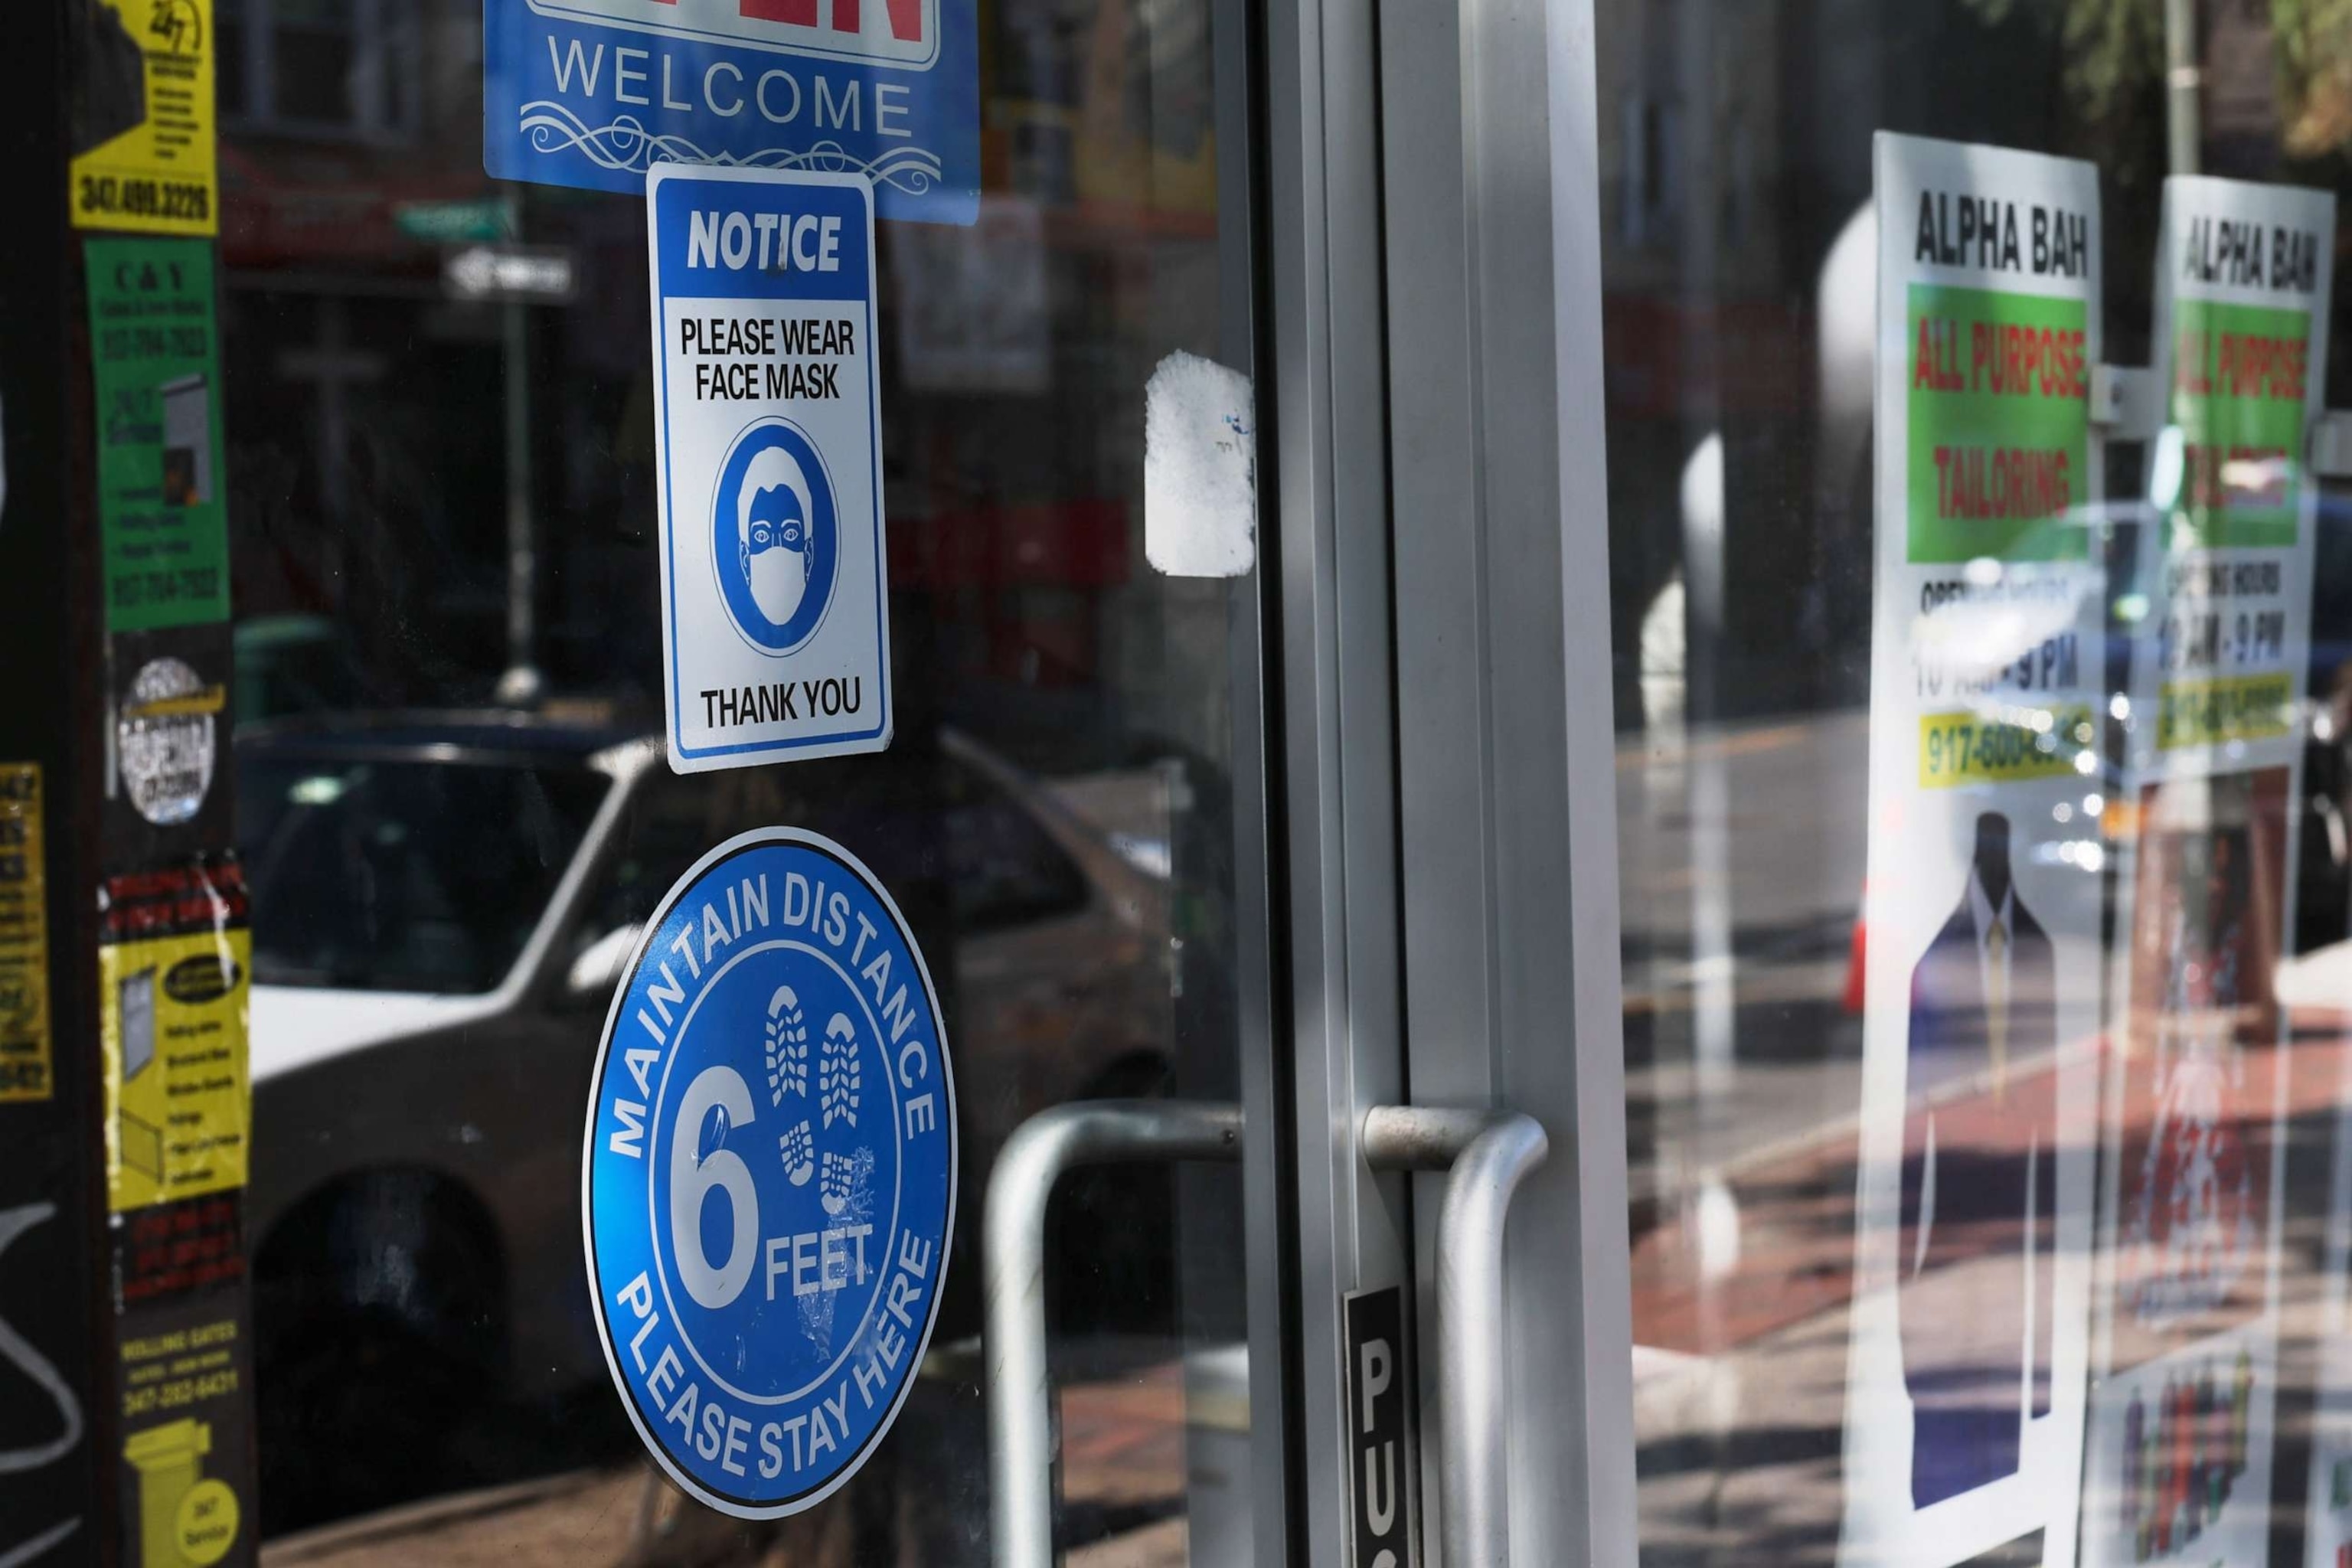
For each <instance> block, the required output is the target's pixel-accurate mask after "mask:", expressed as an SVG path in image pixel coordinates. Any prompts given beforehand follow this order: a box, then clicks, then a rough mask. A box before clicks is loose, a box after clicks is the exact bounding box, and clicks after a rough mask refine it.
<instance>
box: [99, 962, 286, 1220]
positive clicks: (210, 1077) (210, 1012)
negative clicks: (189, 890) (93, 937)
mask: <svg viewBox="0 0 2352 1568" xmlns="http://www.w3.org/2000/svg"><path fill="white" fill-rule="evenodd" d="M252 952H253V939H252V936H251V933H249V932H247V931H243V930H239V929H234V928H232V929H226V930H221V929H215V930H211V931H195V932H192V933H190V934H188V935H184V936H163V937H149V938H145V939H143V940H140V941H136V942H116V943H110V944H107V945H103V946H100V948H99V950H98V980H99V1045H100V1050H101V1052H102V1053H103V1055H104V1058H105V1061H106V1176H107V1199H108V1204H109V1206H110V1207H111V1208H112V1209H113V1210H114V1211H115V1212H116V1213H118V1214H119V1213H121V1211H123V1210H125V1209H134V1208H142V1207H144V1206H145V1205H149V1204H158V1203H166V1202H169V1201H171V1200H173V1199H175V1198H192V1197H196V1196H199V1195H201V1194H205V1193H217V1192H223V1191H226V1190H227V1189H228V1188H231V1187H241V1186H243V1185H245V1175H246V1159H247V1139H246V1135H247V1128H248V1126H249V1124H250V1122H251V1120H252V1095H251V1092H250V1090H249V1088H248V1084H249V1080H248V1079H247V1066H246V1024H247V1013H246V998H247V984H246V973H247V967H248V965H249V964H250V963H251V962H252Z"/></svg>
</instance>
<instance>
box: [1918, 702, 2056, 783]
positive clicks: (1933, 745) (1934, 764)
mask: <svg viewBox="0 0 2352 1568" xmlns="http://www.w3.org/2000/svg"><path fill="white" fill-rule="evenodd" d="M2097 736H2098V731H2097V730H2096V729H2095V727H2094V725H2093V723H2092V720H2091V710H2089V709H2088V708H2086V707H2084V706H2083V705H2082V704H2080V703H2073V704H2069V705H2067V706H2064V707H2060V708H2054V709H2032V710H2022V709H2021V710H2013V712H2012V713H2011V714H2008V715H2003V714H1998V713H1995V714H1986V713H1979V712H1975V711H1970V710H1961V711H1958V712H1954V713H1927V714H1923V715H1921V716H1920V720H1919V787H1920V788H1921V789H1951V788H1955V787H1957V786H1958V785H1961V784H2014V783H2016V782H2017V781H2018V780H2020V779H2046V778H2056V777H2058V776H2060V775H2061V774H2064V773H2080V772H2082V771H2083V762H2082V759H2083V758H2084V757H2085V756H2089V755H2090V754H2091V752H2090V751H2089V747H2090V745H2091V743H2092V742H2093V741H2095V739H2096V738H2097Z"/></svg>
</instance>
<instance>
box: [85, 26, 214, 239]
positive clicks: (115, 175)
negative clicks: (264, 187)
mask: <svg viewBox="0 0 2352 1568" xmlns="http://www.w3.org/2000/svg"><path fill="white" fill-rule="evenodd" d="M82 16H83V18H84V20H83V22H82V28H83V32H82V38H81V67H82V69H81V87H82V90H81V91H80V93H79V94H78V95H77V100H76V105H75V110H74V127H73V132H74V147H75V149H76V154H75V157H74V161H73V189H72V195H71V197H70V200H71V201H72V203H73V221H74V226H75V227H77V228H115V229H133V230H137V231H138V232H140V233H142V234H184V235H209V234H216V233H218V232H219V230H220V212H219V209H220V178H219V174H218V172H217V168H216V165H215V148H214V141H213V55H214V41H213V0H90V4H89V5H88V7H87V9H86V10H84V11H83V12H82Z"/></svg>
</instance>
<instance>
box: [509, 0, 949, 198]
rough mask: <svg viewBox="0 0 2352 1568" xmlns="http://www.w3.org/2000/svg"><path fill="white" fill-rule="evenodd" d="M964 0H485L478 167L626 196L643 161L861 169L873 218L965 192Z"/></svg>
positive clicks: (640, 184)
mask: <svg viewBox="0 0 2352 1568" xmlns="http://www.w3.org/2000/svg"><path fill="white" fill-rule="evenodd" d="M979 37H980V25H979V17H978V5H976V3H975V0H867V3H866V4H865V5H860V4H859V3H858V0H824V3H823V4H822V5H821V4H820V3H819V0H487V3H486V4H485V5H483V7H482V51H483V68H482V166H483V168H485V169H486V170H488V172H489V173H490V174H494V175H496V176H497V177H498V178H499V179H502V180H532V181H536V182H538V183H540V184H554V185H575V186H580V187H583V188H584V189H589V190H602V191H625V192H629V193H631V194H633V195H634V194H635V193H636V192H637V191H639V190H642V189H643V188H644V186H645V176H646V173H647V171H649V170H650V169H652V168H654V167H655V166H656V165H658V164H661V163H699V164H708V165H711V166H715V167H730V168H746V169H755V170H760V169H764V170H813V171H821V172H825V173H832V174H847V175H851V176H854V177H856V178H857V179H859V180H863V181H867V182H870V183H871V184H872V186H873V189H874V191H875V193H876V195H877V198H878V199H879V200H880V202H881V205H882V216H885V217H890V218H913V219H919V220H922V221H928V222H932V223H959V224H968V223H970V222H971V221H972V218H973V216H975V214H976V213H977V212H978V210H979V205H980V66H979V60H980V49H979Z"/></svg>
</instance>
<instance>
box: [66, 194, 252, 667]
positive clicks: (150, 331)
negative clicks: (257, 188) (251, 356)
mask: <svg viewBox="0 0 2352 1568" xmlns="http://www.w3.org/2000/svg"><path fill="white" fill-rule="evenodd" d="M83 257H84V264H85V266H86V268H87V269H88V276H89V342H90V359H91V365H90V369H91V380H92V383H93V384H94V386H95V389H96V393H97V400H98V419H97V426H98V524H99V534H100V551H101V570H102V571H103V572H104V573H105V593H106V627H107V630H109V631H110V632H127V631H152V630H155V629H158V628H160V627H164V626H193V625H196V624H198V623H201V622H209V621H226V619H228V507H227V505H226V495H225V491H226V480H227V464H226V462H225V461H223V459H222V455H221V432H220V411H221V406H222V398H221V385H220V365H219V362H218V357H217V347H216V345H217V342H218V335H217V333H216V331H215V325H214V316H213V247H211V246H210V245H208V244H206V243H205V242H204V241H202V240H193V239H93V240H89V241H88V242H87V243H86V244H85V246H84V247H83Z"/></svg>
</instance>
